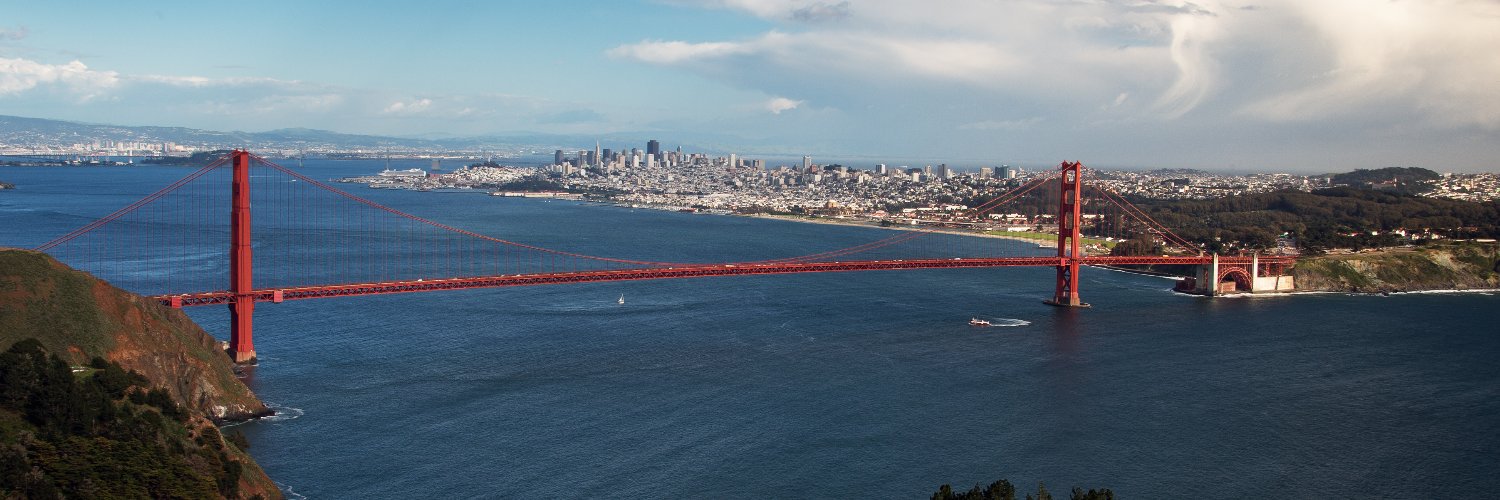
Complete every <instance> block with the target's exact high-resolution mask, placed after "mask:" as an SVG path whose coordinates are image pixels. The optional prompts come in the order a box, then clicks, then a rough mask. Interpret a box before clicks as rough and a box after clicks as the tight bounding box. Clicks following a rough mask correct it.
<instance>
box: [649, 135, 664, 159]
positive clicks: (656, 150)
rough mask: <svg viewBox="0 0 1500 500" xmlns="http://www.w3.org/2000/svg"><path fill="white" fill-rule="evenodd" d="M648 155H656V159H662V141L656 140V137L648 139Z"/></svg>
mask: <svg viewBox="0 0 1500 500" xmlns="http://www.w3.org/2000/svg"><path fill="white" fill-rule="evenodd" d="M646 155H647V156H654V157H656V159H658V160H660V159H661V143H660V142H656V139H651V140H649V141H646Z"/></svg>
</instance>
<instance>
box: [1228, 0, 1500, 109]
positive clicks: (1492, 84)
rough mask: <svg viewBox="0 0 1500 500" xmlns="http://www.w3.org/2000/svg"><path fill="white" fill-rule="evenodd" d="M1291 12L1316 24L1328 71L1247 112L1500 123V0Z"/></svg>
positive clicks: (1326, 4)
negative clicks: (1499, 55) (1499, 0)
mask: <svg viewBox="0 0 1500 500" xmlns="http://www.w3.org/2000/svg"><path fill="white" fill-rule="evenodd" d="M1286 11H1287V12H1288V13H1289V14H1290V16H1291V17H1294V18H1295V19H1297V20H1299V21H1301V22H1302V23H1304V24H1305V25H1306V26H1308V28H1309V33H1308V37H1307V38H1308V40H1309V41H1310V42H1312V43H1314V44H1316V45H1315V47H1316V48H1318V49H1321V50H1320V51H1319V52H1322V55H1323V57H1324V58H1325V61H1324V64H1323V65H1322V66H1321V68H1320V69H1322V71H1321V72H1318V73H1314V74H1307V75H1298V76H1301V79H1300V81H1299V82H1298V83H1299V85H1295V86H1290V87H1286V88H1281V89H1278V91H1277V92H1274V93H1272V94H1270V95H1266V96H1261V98H1259V99H1256V100H1254V101H1252V102H1250V103H1248V104H1247V105H1245V106H1244V107H1243V109H1242V111H1244V112H1245V113H1246V114H1248V115H1250V116H1255V117H1259V118H1264V119H1267V120H1273V121H1313V120H1320V119H1327V118H1339V119H1346V118H1350V117H1358V116H1365V115H1370V114H1377V115H1387V116H1393V118H1397V119H1402V118H1405V119H1410V118H1419V119H1422V120H1425V121H1427V122H1428V123H1430V124H1435V125H1446V126H1480V127H1484V128H1489V129H1495V128H1500V85H1497V84H1496V82H1500V58H1497V57H1495V54H1494V51H1495V47H1500V3H1496V2H1488V1H1483V0H1469V1H1466V0H1447V1H1432V2H1412V1H1406V2H1381V3H1378V4H1370V3H1366V2H1358V1H1351V0H1326V1H1318V2H1305V3H1295V4H1291V5H1288V6H1286ZM1352 12H1358V15H1351V13H1352ZM1395 115H1402V116H1395Z"/></svg>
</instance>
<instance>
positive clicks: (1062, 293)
mask: <svg viewBox="0 0 1500 500" xmlns="http://www.w3.org/2000/svg"><path fill="white" fill-rule="evenodd" d="M1060 168H1061V169H1062V176H1060V177H1058V183H1059V184H1060V185H1061V187H1062V197H1061V198H1060V199H1059V201H1058V204H1057V258H1058V265H1057V291H1056V292H1054V293H1053V295H1052V299H1050V300H1047V301H1045V302H1046V303H1047V304H1051V305H1054V306H1059V307H1088V306H1089V305H1088V304H1085V303H1083V301H1082V300H1080V299H1079V298H1078V263H1079V261H1080V260H1081V259H1082V258H1083V255H1082V254H1080V253H1079V252H1080V249H1079V246H1080V242H1079V238H1080V232H1081V231H1082V229H1081V227H1080V223H1081V222H1082V219H1083V200H1082V198H1080V197H1081V196H1082V194H1083V179H1082V178H1081V174H1082V173H1083V164H1082V163H1079V162H1076V161H1075V162H1066V161H1065V162H1063V163H1062V166H1061V167H1060Z"/></svg>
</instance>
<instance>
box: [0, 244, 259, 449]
mask: <svg viewBox="0 0 1500 500" xmlns="http://www.w3.org/2000/svg"><path fill="white" fill-rule="evenodd" d="M24 338H36V339H38V340H40V341H41V342H42V344H43V345H44V346H46V347H47V349H48V350H49V351H51V352H55V353H58V354H59V355H61V356H64V357H65V358H68V359H69V361H70V362H72V363H74V364H77V365H83V364H87V363H88V360H89V359H92V358H93V357H94V356H99V357H103V358H105V359H108V360H111V361H114V362H117V363H119V364H120V365H121V366H123V367H125V368H126V369H128V370H135V371H137V372H140V373H141V374H142V375H145V376H146V378H147V379H150V380H151V381H152V383H153V384H154V385H156V386H158V387H162V388H165V389H167V391H169V392H170V393H171V394H172V396H174V397H175V398H176V399H177V400H178V401H179V402H181V403H182V404H183V405H186V406H187V407H189V408H192V409H193V410H195V411H197V412H198V413H200V414H201V415H203V416H205V417H208V418H211V419H213V420H215V421H224V420H237V419H245V418H252V417H256V416H262V415H267V414H270V410H269V409H267V408H266V405H265V404H264V403H262V402H261V401H260V400H259V399H257V398H256V397H255V394H253V393H251V392H250V388H248V387H246V386H245V384H244V383H243V382H241V381H240V380H239V379H237V378H235V375H234V365H233V363H231V362H230V359H229V356H227V355H226V354H224V352H223V351H221V350H220V349H219V348H218V342H217V341H216V340H215V339H214V338H213V336H211V335H209V334H208V333H207V332H205V331H203V329H202V328H200V327H198V325H196V324H194V323H193V322H192V321H191V320H190V319H188V317H187V315H185V314H183V313H182V311H179V310H175V309H171V308H167V307H164V306H161V305H159V304H156V303H154V302H151V301H149V300H146V299H144V298H142V297H140V296H138V295H135V294H131V293H129V292H126V291H124V290H120V289H118V288H115V287H113V286H110V285H109V284H108V283H105V282H103V281H99V280H97V279H95V278H93V277H92V276H89V275H88V274H86V273H83V272H80V271H76V270H73V269H70V268H68V267H67V266H64V265H63V264H62V263H60V262H57V261H56V260H54V259H52V258H51V257H48V256H46V255H44V254H40V253H36V252H30V251H24V250H0V347H3V346H9V345H10V344H12V343H14V342H16V341H18V340H21V339H24Z"/></svg>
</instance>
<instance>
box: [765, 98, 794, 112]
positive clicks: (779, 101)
mask: <svg viewBox="0 0 1500 500" xmlns="http://www.w3.org/2000/svg"><path fill="white" fill-rule="evenodd" d="M801 105H802V101H797V100H792V99H787V98H785V97H774V98H772V99H771V100H769V101H766V111H770V112H771V114H773V115H779V114H781V112H782V111H791V110H794V109H797V106H801Z"/></svg>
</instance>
